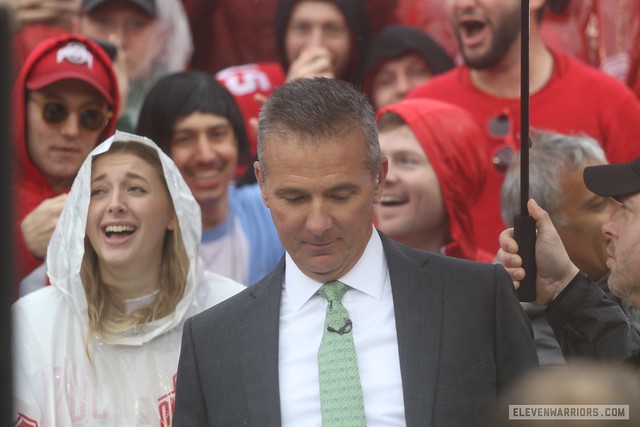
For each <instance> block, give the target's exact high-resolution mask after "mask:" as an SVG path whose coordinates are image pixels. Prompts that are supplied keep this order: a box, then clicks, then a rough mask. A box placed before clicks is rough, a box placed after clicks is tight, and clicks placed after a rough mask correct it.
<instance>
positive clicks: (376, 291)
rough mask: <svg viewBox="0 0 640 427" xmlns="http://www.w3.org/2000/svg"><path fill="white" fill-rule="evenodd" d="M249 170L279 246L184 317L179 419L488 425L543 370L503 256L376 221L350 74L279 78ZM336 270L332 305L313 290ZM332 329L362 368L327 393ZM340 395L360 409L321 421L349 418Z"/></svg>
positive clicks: (370, 161)
mask: <svg viewBox="0 0 640 427" xmlns="http://www.w3.org/2000/svg"><path fill="white" fill-rule="evenodd" d="M254 168H255V173H256V177H257V178H258V182H259V184H260V188H261V192H262V197H263V200H264V202H265V204H266V205H267V206H268V207H269V208H270V210H271V215H272V217H273V220H274V223H275V225H276V228H277V229H278V233H279V235H280V239H281V240H282V242H283V244H284V246H285V248H286V254H285V256H284V257H283V259H282V260H281V262H280V264H279V265H278V266H277V267H276V268H275V269H274V270H273V271H272V272H271V273H270V274H268V275H267V276H266V277H265V278H263V279H262V280H261V281H259V282H258V283H256V284H255V285H254V286H252V287H251V288H249V289H247V291H245V292H242V293H240V294H238V295H237V296H236V297H234V298H231V299H229V300H227V301H225V302H223V303H222V304H219V305H218V306H216V307H214V308H213V309H211V310H208V311H206V312H204V313H202V314H201V315H198V316H195V317H193V318H191V319H189V320H188V321H187V323H186V324H185V327H184V335H183V343H182V351H181V356H180V362H179V367H178V376H177V386H176V406H175V415H174V420H173V426H174V427H182V426H207V425H208V426H240V425H255V426H280V425H285V426H292V425H300V426H320V425H323V426H328V425H339V426H361V425H362V426H363V425H365V423H366V425H367V426H385V427H388V426H405V425H406V426H458V425H459V426H474V425H483V423H484V421H485V420H484V416H485V414H486V413H488V410H489V409H491V407H492V405H493V403H494V402H495V397H496V393H497V392H498V391H499V390H500V389H501V388H502V387H503V386H504V385H505V384H507V383H508V382H510V381H511V380H512V379H513V378H514V377H516V376H518V375H519V374H520V373H522V372H524V371H526V370H527V369H529V368H531V367H533V366H536V365H537V357H536V351H535V347H534V344H533V340H532V334H531V329H530V326H529V323H528V320H527V318H526V316H525V314H524V312H523V311H522V309H521V307H520V304H518V301H517V298H516V297H515V294H514V291H513V286H512V284H511V280H510V278H509V276H508V274H507V273H506V271H505V270H504V269H503V268H502V267H501V266H499V265H490V264H480V263H474V262H471V261H463V260H459V259H453V258H448V257H445V256H442V255H439V254H435V253H426V252H420V251H417V250H414V249H410V248H408V247H406V246H403V245H400V244H398V243H395V242H393V241H391V240H389V239H388V238H386V237H385V236H384V235H383V234H381V233H379V232H376V231H375V229H374V227H373V206H374V204H376V203H378V202H379V201H380V198H381V194H382V188H383V184H384V179H385V176H386V174H387V169H388V162H387V159H386V158H385V157H382V156H381V155H380V147H379V144H378V136H377V130H376V122H375V116H374V112H373V109H372V108H371V106H370V105H369V103H368V101H367V99H366V97H365V96H364V95H363V94H361V93H360V92H359V91H357V90H355V89H354V88H353V87H352V86H351V85H349V84H348V83H345V82H343V81H340V80H335V79H325V78H315V79H299V80H295V81H293V82H290V83H287V84H285V85H283V86H281V87H279V88H278V89H276V90H275V91H274V92H273V94H272V95H271V96H270V97H269V99H268V100H267V102H266V103H265V105H264V106H263V108H262V111H261V112H260V119H259V134H258V161H257V162H256V163H255V165H254ZM335 280H339V281H340V282H342V283H344V284H346V285H347V287H346V288H347V292H346V294H345V295H344V297H343V298H342V300H341V301H340V300H331V299H329V301H331V302H329V303H328V302H327V300H325V299H324V298H323V297H322V296H320V295H319V293H321V294H322V290H323V289H325V286H328V285H327V282H330V283H335V282H332V281H335ZM334 306H339V307H342V306H344V309H346V313H347V314H346V316H344V317H343V318H342V320H341V321H340V323H341V324H329V320H328V319H329V317H330V316H329V312H330V311H331V310H333V309H334ZM325 315H326V316H327V323H325ZM342 323H343V324H342ZM323 335H324V336H323ZM326 337H329V339H331V338H335V339H338V338H339V337H340V339H342V338H345V339H348V340H349V341H350V342H351V346H352V347H351V348H353V349H354V351H355V354H356V356H357V357H355V358H354V359H357V366H356V367H355V369H354V368H353V367H352V366H350V367H348V368H347V367H344V368H343V367H340V368H339V369H340V372H341V377H340V378H338V379H337V380H338V381H342V380H345V378H347V377H349V378H352V377H353V373H354V372H355V378H356V382H357V383H358V384H357V385H355V386H353V384H352V383H351V384H350V385H349V386H348V387H345V388H344V389H346V391H351V390H354V389H357V390H356V391H357V393H356V392H354V394H353V395H351V396H349V397H329V398H327V396H328V395H330V393H331V391H327V386H326V384H327V381H325V380H324V378H325V375H326V370H328V369H325V368H321V369H319V368H318V365H319V364H321V365H322V363H324V359H325V353H324V351H319V348H323V346H324V345H325V343H326V341H325V339H327V338H326ZM341 348H342V347H341ZM338 351H342V350H338V347H337V345H336V349H335V352H338ZM330 352H331V351H330ZM345 354H346V353H345ZM340 358H341V359H348V358H349V355H346V356H344V358H343V357H342V356H341V357H340ZM320 359H323V362H322V363H321V361H320ZM322 366H326V365H322ZM331 370H332V369H331ZM332 372H333V370H332ZM358 377H359V382H358V381H357V378H358ZM331 381H333V380H331ZM331 381H329V382H331ZM342 391H343V392H346V391H345V390H342ZM347 401H348V402H349V403H353V407H355V406H357V407H359V410H360V411H361V412H360V415H353V417H352V418H351V421H342V422H340V421H335V422H334V424H331V423H329V421H328V418H329V417H330V416H333V415H336V413H338V412H341V413H342V411H343V410H344V411H345V414H347V413H348V414H352V412H350V411H351V410H353V407H349V408H347V409H343V408H341V409H332V408H335V406H330V405H335V404H336V402H337V403H338V404H341V403H345V402H347ZM356 402H357V405H356ZM354 411H355V410H354ZM349 416H350V417H351V415H349ZM353 420H358V421H353Z"/></svg>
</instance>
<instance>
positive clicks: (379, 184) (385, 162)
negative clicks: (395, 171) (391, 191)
mask: <svg viewBox="0 0 640 427" xmlns="http://www.w3.org/2000/svg"><path fill="white" fill-rule="evenodd" d="M388 172H389V158H388V157H387V156H382V157H381V159H380V167H379V168H378V176H377V177H376V187H375V189H374V197H373V202H374V203H380V200H381V199H382V190H383V189H384V180H385V179H386V178H387V173H388Z"/></svg>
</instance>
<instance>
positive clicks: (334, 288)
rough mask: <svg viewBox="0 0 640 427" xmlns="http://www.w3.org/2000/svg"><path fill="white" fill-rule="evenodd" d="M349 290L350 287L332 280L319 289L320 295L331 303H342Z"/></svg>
mask: <svg viewBox="0 0 640 427" xmlns="http://www.w3.org/2000/svg"><path fill="white" fill-rule="evenodd" d="M348 289H349V286H347V285H345V284H344V283H342V282H339V281H337V280H332V281H330V282H327V283H325V284H324V285H322V287H321V288H320V289H318V295H320V296H322V297H323V298H325V299H326V300H327V301H329V302H331V301H341V300H342V297H343V296H344V294H345V293H346V292H347V290H348Z"/></svg>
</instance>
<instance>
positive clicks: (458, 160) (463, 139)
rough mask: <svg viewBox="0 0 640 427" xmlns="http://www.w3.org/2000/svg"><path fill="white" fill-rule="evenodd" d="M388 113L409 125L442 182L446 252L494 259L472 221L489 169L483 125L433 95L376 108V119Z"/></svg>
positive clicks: (486, 260)
mask: <svg viewBox="0 0 640 427" xmlns="http://www.w3.org/2000/svg"><path fill="white" fill-rule="evenodd" d="M388 112H393V113H395V114H397V115H399V116H400V117H402V119H403V120H404V121H405V122H406V123H407V125H408V126H409V128H410V129H411V131H412V132H413V134H414V135H415V137H416V139H417V140H418V142H419V143H420V145H421V146H422V149H423V150H424V152H425V153H426V155H427V158H428V159H429V161H430V162H431V165H432V166H433V170H434V172H435V174H436V176H437V177H438V181H439V182H440V189H441V191H442V198H443V199H444V205H445V208H446V210H447V215H448V217H449V233H450V236H451V241H450V242H449V243H448V244H446V245H445V247H444V253H445V254H446V255H449V256H454V257H456V258H464V259H470V260H476V261H483V262H491V261H492V260H493V258H494V255H493V254H490V253H488V252H486V251H483V250H481V249H479V248H478V247H477V245H476V240H475V234H474V231H473V222H472V216H473V214H474V210H473V205H474V203H475V202H476V200H477V199H478V195H479V194H480V192H481V190H482V188H483V186H484V181H485V177H486V175H487V167H488V166H487V165H488V162H487V160H486V153H485V150H484V146H483V145H482V141H483V138H484V136H483V133H482V130H481V129H480V127H479V126H478V125H477V124H476V122H475V121H474V120H473V119H472V118H471V116H469V114H468V113H467V112H466V111H464V110H462V109H461V108H458V107H456V106H454V105H450V104H446V103H443V102H440V101H433V100H429V99H410V100H403V101H400V102H398V103H396V104H392V105H389V106H387V107H384V108H382V109H381V110H380V111H379V112H378V118H380V117H381V116H382V115H384V114H385V113H388Z"/></svg>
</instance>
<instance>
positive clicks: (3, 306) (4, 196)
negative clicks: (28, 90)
mask: <svg viewBox="0 0 640 427" xmlns="http://www.w3.org/2000/svg"><path fill="white" fill-rule="evenodd" d="M9 19H10V16H9V10H8V9H7V7H6V6H2V5H0V162H2V164H0V206H1V207H2V209H0V212H1V213H0V272H1V274H2V284H1V285H0V405H1V406H0V426H9V425H11V421H12V420H11V417H12V399H13V397H12V396H13V393H12V392H11V385H12V378H11V376H12V372H13V371H12V369H11V302H12V301H13V287H14V279H13V261H14V254H13V245H12V239H13V227H14V225H13V221H12V217H13V215H12V213H13V204H12V202H11V200H12V197H11V164H12V159H13V156H12V155H11V149H12V146H13V144H12V138H11V129H12V128H11V118H10V114H9V113H10V110H9V105H10V102H11V101H10V100H11V86H12V82H13V76H12V67H11V63H10V59H11V54H10V46H11V45H10V40H11V33H10V30H9V27H10V21H9Z"/></svg>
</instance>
